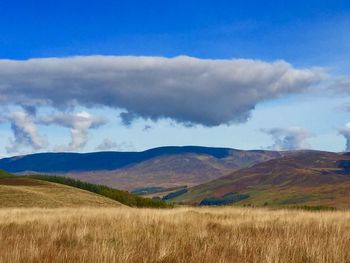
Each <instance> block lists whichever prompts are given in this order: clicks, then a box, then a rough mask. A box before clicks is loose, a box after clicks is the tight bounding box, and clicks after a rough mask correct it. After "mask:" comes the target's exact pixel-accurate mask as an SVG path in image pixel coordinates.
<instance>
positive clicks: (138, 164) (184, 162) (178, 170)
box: [0, 146, 281, 190]
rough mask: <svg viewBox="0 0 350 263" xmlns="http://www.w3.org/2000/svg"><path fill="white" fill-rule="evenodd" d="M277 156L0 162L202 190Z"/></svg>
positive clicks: (191, 152) (122, 184)
mask: <svg viewBox="0 0 350 263" xmlns="http://www.w3.org/2000/svg"><path fill="white" fill-rule="evenodd" d="M280 156H281V153H279V152H273V151H260V150H257V151H242V150H235V149H230V148H211V147H199V146H184V147H175V146H169V147H160V148H154V149H150V150H147V151H143V152H96V153H38V154H31V155H24V156H15V157H11V158H4V159H1V160H0V169H4V170H7V171H9V172H12V173H22V174H23V173H46V174H57V175H65V176H69V177H73V178H77V179H80V180H84V181H88V182H91V183H98V184H104V185H108V186H111V187H114V188H118V189H126V190H132V189H135V188H141V187H154V186H161V187H174V186H180V185H181V186H182V185H188V186H193V185H198V184H201V183H204V182H208V181H211V180H214V179H217V178H220V177H222V176H224V175H226V174H228V173H230V172H232V171H234V170H237V169H240V168H242V167H248V166H251V165H253V164H256V163H259V162H263V161H266V160H270V159H273V158H278V157H280Z"/></svg>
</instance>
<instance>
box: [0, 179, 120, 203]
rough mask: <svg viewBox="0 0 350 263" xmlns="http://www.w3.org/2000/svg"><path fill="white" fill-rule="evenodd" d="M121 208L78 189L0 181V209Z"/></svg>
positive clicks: (41, 183) (59, 185) (17, 180)
mask: <svg viewBox="0 0 350 263" xmlns="http://www.w3.org/2000/svg"><path fill="white" fill-rule="evenodd" d="M81 206H94V207H96V206H106V207H112V206H115V207H117V206H122V204H120V203H119V202H116V201H114V200H111V199H109V198H106V197H103V196H100V195H97V194H94V193H91V192H88V191H84V190H81V189H78V188H74V187H70V186H66V185H61V184H56V183H50V182H45V181H39V180H34V179H27V178H9V179H2V180H0V208H4V207H43V208H57V207H81Z"/></svg>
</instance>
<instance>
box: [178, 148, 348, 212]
mask: <svg viewBox="0 0 350 263" xmlns="http://www.w3.org/2000/svg"><path fill="white" fill-rule="evenodd" d="M349 193H350V154H347V153H330V152H320V151H297V152H291V153H289V154H287V155H285V156H283V157H281V158H277V159H272V160H268V161H266V162H263V163H259V164H256V165H253V166H251V167H248V168H243V169H241V170H238V171H235V172H232V173H231V174H229V175H227V176H224V177H222V178H219V179H216V180H213V181H211V182H208V183H205V184H201V185H198V186H195V187H193V188H190V189H188V191H187V193H185V194H183V195H181V196H178V197H176V198H175V199H174V200H173V201H177V202H184V203H192V204H200V203H201V202H204V203H205V202H207V201H218V200H219V201H220V200H225V196H229V195H230V194H231V195H232V194H234V195H235V198H236V200H237V204H240V205H258V206H261V205H272V206H279V205H292V206H293V205H294V206H297V205H313V206H316V205H323V206H332V207H337V208H350V197H349ZM238 197H244V198H241V199H237V198H238ZM203 200H204V201H203Z"/></svg>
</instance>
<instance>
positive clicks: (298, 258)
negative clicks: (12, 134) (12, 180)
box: [0, 207, 350, 263]
mask: <svg viewBox="0 0 350 263" xmlns="http://www.w3.org/2000/svg"><path fill="white" fill-rule="evenodd" d="M349 248H350V212H343V211H336V212H305V211H299V210H298V211H296V210H275V211H274V210H267V209H259V208H234V207H221V208H175V209H162V210H160V209H159V210H156V209H137V208H127V207H120V208H80V209H72V208H57V209H41V208H29V209H24V208H22V209H4V208H3V209H0V262H26V263H31V262H174V263H175V262H181V263H182V262H196V263H197V262H213V263H214V262H215V263H217V262H293V263H294V262H315V263H316V262H317V263H320V262H339V263H341V262H350V249H349Z"/></svg>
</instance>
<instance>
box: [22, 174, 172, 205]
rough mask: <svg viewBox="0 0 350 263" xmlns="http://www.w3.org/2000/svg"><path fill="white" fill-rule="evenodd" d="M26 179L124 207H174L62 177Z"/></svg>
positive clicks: (32, 176)
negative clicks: (86, 192) (75, 191)
mask: <svg viewBox="0 0 350 263" xmlns="http://www.w3.org/2000/svg"><path fill="white" fill-rule="evenodd" d="M26 178H32V179H36V180H41V181H48V182H54V183H58V184H63V185H68V186H72V187H75V188H79V189H83V190H86V191H89V192H92V193H95V194H98V195H101V196H104V197H107V198H110V199H112V200H115V201H118V202H120V203H122V204H124V205H127V206H131V207H153V208H166V207H172V205H171V204H169V203H166V202H163V201H162V200H152V199H150V198H144V197H140V196H138V195H136V194H132V193H129V192H128V191H122V190H117V189H114V188H111V187H108V186H104V185H97V184H92V183H88V182H83V181H80V180H76V179H72V178H68V177H62V176H49V175H31V176H26Z"/></svg>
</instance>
